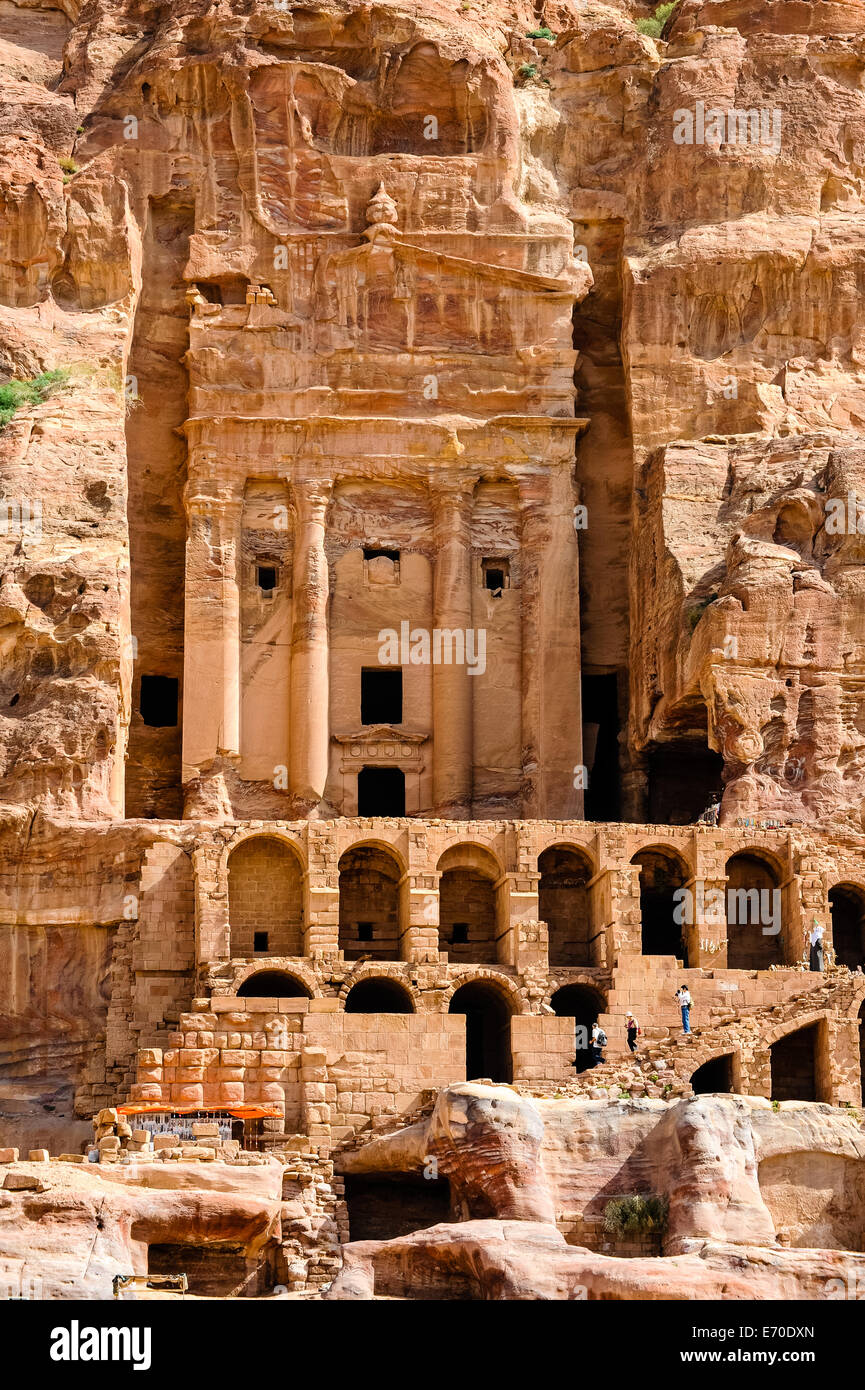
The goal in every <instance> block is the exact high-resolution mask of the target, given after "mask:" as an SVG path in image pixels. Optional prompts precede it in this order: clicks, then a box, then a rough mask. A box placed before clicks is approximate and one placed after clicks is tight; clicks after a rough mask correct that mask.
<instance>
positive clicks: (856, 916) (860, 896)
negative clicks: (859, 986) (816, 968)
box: [829, 883, 865, 970]
mask: <svg viewBox="0 0 865 1390" xmlns="http://www.w3.org/2000/svg"><path fill="white" fill-rule="evenodd" d="M829 907H830V910H831V913H832V945H833V947H834V949H835V961H836V964H838V965H846V966H847V967H848V969H850V970H855V969H856V967H857V965H861V966H863V968H865V893H863V892H862V889H861V888H857V887H855V885H854V884H852V883H837V884H836V885H835V887H834V888H830V889H829Z"/></svg>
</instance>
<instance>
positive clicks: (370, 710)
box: [360, 666, 402, 724]
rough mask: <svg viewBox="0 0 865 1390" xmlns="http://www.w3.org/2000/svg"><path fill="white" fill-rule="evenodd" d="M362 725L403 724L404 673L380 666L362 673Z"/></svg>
mask: <svg viewBox="0 0 865 1390" xmlns="http://www.w3.org/2000/svg"><path fill="white" fill-rule="evenodd" d="M360 722H361V724H401V723H402V671H401V670H399V669H398V668H397V669H394V670H388V669H386V668H385V669H382V668H381V667H378V666H373V667H372V668H369V669H367V668H365V669H364V670H362V671H361V673H360Z"/></svg>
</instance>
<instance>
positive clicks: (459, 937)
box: [451, 922, 469, 946]
mask: <svg viewBox="0 0 865 1390" xmlns="http://www.w3.org/2000/svg"><path fill="white" fill-rule="evenodd" d="M468 940H469V924H468V922H454V924H453V927H452V928H451V945H452V946H467V945H468Z"/></svg>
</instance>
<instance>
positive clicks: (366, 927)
mask: <svg viewBox="0 0 865 1390" xmlns="http://www.w3.org/2000/svg"><path fill="white" fill-rule="evenodd" d="M357 939H358V941H372V922H358V924H357Z"/></svg>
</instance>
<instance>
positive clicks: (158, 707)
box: [138, 676, 178, 729]
mask: <svg viewBox="0 0 865 1390" xmlns="http://www.w3.org/2000/svg"><path fill="white" fill-rule="evenodd" d="M177 690H178V682H177V680H176V678H175V677H174V676H142V677H141V690H140V692H139V696H138V710H139V713H140V715H141V718H142V720H143V722H144V723H145V724H147V725H148V727H149V728H151V729H176V728H177Z"/></svg>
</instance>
